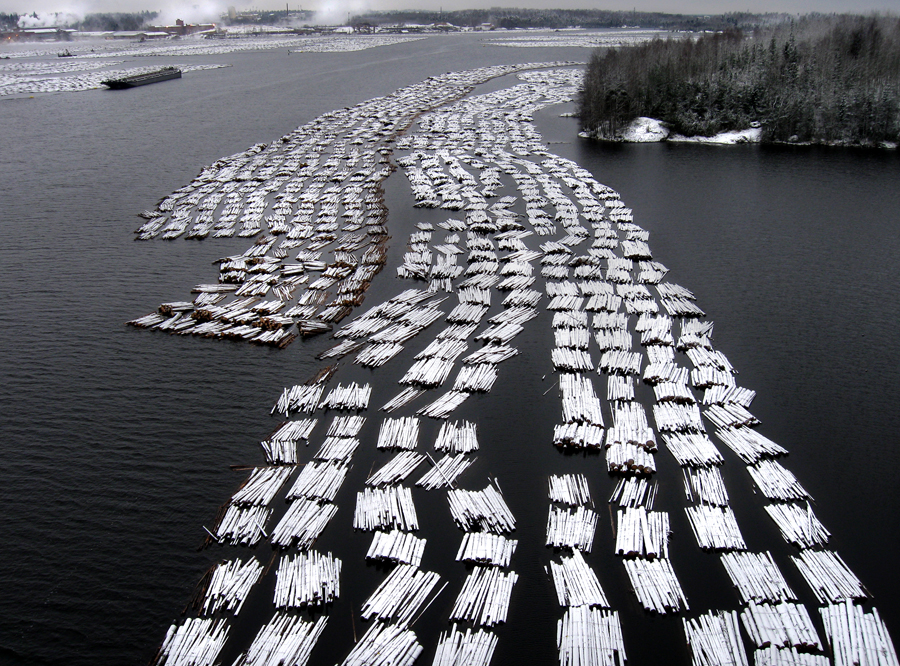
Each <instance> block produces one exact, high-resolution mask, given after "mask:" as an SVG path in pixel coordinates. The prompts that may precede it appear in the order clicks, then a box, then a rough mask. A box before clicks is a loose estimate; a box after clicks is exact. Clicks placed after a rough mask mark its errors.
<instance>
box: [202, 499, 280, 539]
mask: <svg viewBox="0 0 900 666" xmlns="http://www.w3.org/2000/svg"><path fill="white" fill-rule="evenodd" d="M271 514H272V510H271V509H269V508H267V507H265V506H257V505H250V506H239V505H237V504H229V505H228V508H227V509H226V510H225V513H224V514H223V515H222V518H221V520H220V521H219V524H218V525H217V526H216V528H215V530H213V532H214V533H215V538H216V540H217V541H219V542H220V543H222V542H224V543H230V544H232V545H244V546H252V545H254V544H255V543H257V542H258V541H259V540H260V539H261V538H262V537H264V536H265V532H263V527H264V526H265V524H266V521H267V520H268V519H269V516H270V515H271Z"/></svg>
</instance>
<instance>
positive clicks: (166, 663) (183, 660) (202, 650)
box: [152, 617, 228, 666]
mask: <svg viewBox="0 0 900 666" xmlns="http://www.w3.org/2000/svg"><path fill="white" fill-rule="evenodd" d="M227 639H228V624H227V623H226V622H225V620H214V619H212V618H199V617H197V618H188V619H186V620H185V621H184V623H183V624H181V625H174V624H173V625H172V626H171V627H169V631H168V632H166V637H165V638H164V639H163V643H162V647H160V649H159V652H158V653H157V655H156V657H155V658H154V660H153V662H152V663H153V666H213V664H215V663H217V659H218V656H219V652H220V651H221V650H222V647H223V646H224V645H225V641H226V640H227Z"/></svg>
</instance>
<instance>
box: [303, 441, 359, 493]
mask: <svg viewBox="0 0 900 666" xmlns="http://www.w3.org/2000/svg"><path fill="white" fill-rule="evenodd" d="M358 447H359V439H358V438H356V437H326V438H325V441H324V442H323V443H322V446H320V447H319V450H318V451H316V454H315V455H314V456H313V458H315V459H316V460H324V461H330V462H333V463H340V462H346V461H348V460H349V459H350V457H351V456H352V455H353V453H354V452H355V451H356V449H357V448H358ZM316 478H317V479H318V478H319V475H318V473H316ZM299 481H300V480H299V478H298V479H297V482H298V483H299ZM323 499H327V498H323Z"/></svg>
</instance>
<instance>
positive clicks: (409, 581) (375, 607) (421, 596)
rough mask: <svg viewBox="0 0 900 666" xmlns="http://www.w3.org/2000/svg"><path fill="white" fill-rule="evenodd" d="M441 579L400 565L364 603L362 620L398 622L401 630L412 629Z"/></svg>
mask: <svg viewBox="0 0 900 666" xmlns="http://www.w3.org/2000/svg"><path fill="white" fill-rule="evenodd" d="M440 578H441V577H440V576H438V575H437V574H436V573H433V572H431V571H422V570H421V569H419V568H418V567H417V566H413V565H411V564H398V565H397V567H396V568H395V569H394V570H393V571H391V573H389V574H388V576H387V578H385V579H384V581H382V583H381V585H379V586H378V587H377V588H376V590H375V591H374V592H373V593H372V594H371V595H370V596H369V598H368V599H366V601H365V602H364V603H363V606H362V616H363V618H365V619H367V620H371V619H373V618H375V619H378V620H381V621H383V622H387V621H396V622H397V626H399V627H407V626H409V623H410V622H411V621H412V620H413V618H414V616H415V614H416V612H417V611H418V610H419V609H420V608H421V607H422V605H423V604H424V603H425V602H426V601H427V600H428V596H429V595H430V594H431V591H432V590H433V589H434V587H435V586H436V585H437V584H438V582H439V581H440Z"/></svg>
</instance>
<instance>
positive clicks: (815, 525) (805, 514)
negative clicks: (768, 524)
mask: <svg viewBox="0 0 900 666" xmlns="http://www.w3.org/2000/svg"><path fill="white" fill-rule="evenodd" d="M765 509H766V513H768V514H769V516H770V517H771V518H772V520H774V521H775V524H776V525H778V529H779V530H781V536H783V537H784V540H785V541H787V542H788V543H792V544H794V545H796V546H799V547H800V548H811V547H813V546H823V545H825V544H826V543H827V542H828V539H829V537H830V536H831V532H829V531H828V530H827V529H825V526H824V525H822V523H820V522H819V519H818V518H816V516H815V514H814V513H813V512H812V508H811V507H810V506H809V502H807V503H806V508H805V509H804V508H803V507H802V506H800V505H798V504H769V505H768V506H766V507H765Z"/></svg>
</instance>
